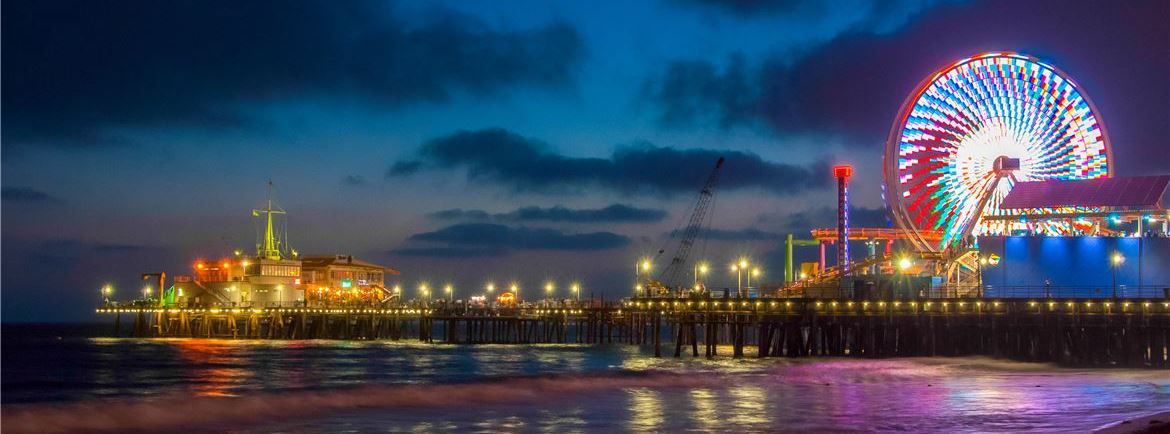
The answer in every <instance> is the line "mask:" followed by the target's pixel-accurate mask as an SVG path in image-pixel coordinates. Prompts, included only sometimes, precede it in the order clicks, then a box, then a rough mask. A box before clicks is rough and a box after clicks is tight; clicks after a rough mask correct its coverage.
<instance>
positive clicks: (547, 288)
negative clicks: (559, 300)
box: [544, 282, 557, 302]
mask: <svg viewBox="0 0 1170 434" xmlns="http://www.w3.org/2000/svg"><path fill="white" fill-rule="evenodd" d="M556 289H557V288H556V286H555V285H553V283H552V282H545V283H544V295H545V297H547V299H548V300H549V301H550V302H551V301H552V299H553V291H556Z"/></svg>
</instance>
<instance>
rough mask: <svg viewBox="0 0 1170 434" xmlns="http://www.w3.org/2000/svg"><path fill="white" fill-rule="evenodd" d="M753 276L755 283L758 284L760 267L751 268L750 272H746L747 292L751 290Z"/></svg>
mask: <svg viewBox="0 0 1170 434" xmlns="http://www.w3.org/2000/svg"><path fill="white" fill-rule="evenodd" d="M753 277H755V278H756V285H757V286H758V285H759V284H760V269H759V268H753V269H752V272H751V273H750V274H748V285H747V286H748V292H751V290H752V278H753ZM756 292H757V293H758V292H759V291H756Z"/></svg>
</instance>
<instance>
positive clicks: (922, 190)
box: [884, 53, 1113, 252]
mask: <svg viewBox="0 0 1170 434" xmlns="http://www.w3.org/2000/svg"><path fill="white" fill-rule="evenodd" d="M1112 157H1113V156H1112V153H1111V150H1110V145H1109V140H1108V137H1107V136H1106V134H1105V129H1104V125H1103V124H1102V122H1101V120H1100V118H1099V117H1098V116H1097V110H1096V107H1095V106H1093V104H1092V102H1090V101H1089V98H1088V97H1087V96H1085V95H1084V94H1083V93H1082V92H1081V89H1080V87H1079V86H1077V85H1076V84H1075V83H1074V82H1073V81H1072V80H1071V79H1069V78H1068V77H1067V76H1066V75H1065V74H1064V73H1063V72H1062V71H1060V70H1058V69H1056V68H1054V67H1052V66H1050V65H1047V64H1044V63H1042V62H1040V61H1039V60H1037V59H1035V58H1033V57H1029V56H1024V55H1020V54H1015V53H987V54H981V55H978V56H974V57H970V58H966V59H962V60H960V61H958V62H955V63H953V64H951V65H949V66H947V67H946V68H943V69H942V70H940V71H938V72H936V73H935V74H933V75H931V76H930V77H928V78H927V79H926V80H924V81H923V82H922V83H921V84H920V85H918V87H917V88H916V89H915V90H914V93H912V94H911V95H910V97H909V98H907V100H906V102H905V103H904V104H903V105H902V109H901V111H900V112H899V114H898V118H897V120H896V122H895V123H894V126H893V129H892V130H891V132H890V137H889V139H888V140H887V142H886V151H885V158H884V166H885V167H884V169H885V185H884V195H885V199H886V202H887V205H888V206H889V207H890V210H891V213H892V214H893V217H894V220H895V222H896V223H897V225H898V226H899V227H900V228H902V229H905V230H906V232H908V234H909V238H910V240H911V241H912V242H913V243H914V245H915V247H916V248H917V249H918V250H919V251H924V252H940V251H944V250H946V249H947V247H948V246H951V245H953V244H955V243H957V242H959V241H960V240H962V239H964V238H966V237H967V236H969V235H1005V234H1010V233H1011V232H1012V231H1013V230H1016V229H1021V228H1025V227H1026V228H1027V229H1029V230H1033V231H1042V232H1047V233H1060V232H1063V231H1066V230H1067V228H1066V227H1065V226H1066V225H1067V223H1061V222H1046V221H1043V220H1041V221H1039V222H1037V221H1029V222H1020V221H1012V220H1010V219H995V220H985V219H983V217H985V216H1004V215H1007V213H1005V212H1004V211H1002V210H1001V209H1000V208H999V204H1000V202H1001V201H1002V200H1003V198H1004V196H1006V195H1007V193H1008V192H1009V191H1011V189H1012V186H1013V185H1015V184H1016V183H1017V182H1024V181H1042V180H1078V179H1092V178H1101V177H1108V176H1110V175H1112V166H1111V164H1110V162H1111V160H1112V159H1113V158H1112ZM1029 211H1031V213H1032V214H1045V213H1055V212H1058V211H1059V210H1029ZM1029 225H1030V226H1029ZM927 232H932V233H935V234H938V233H941V235H942V237H941V240H940V239H938V237H937V236H936V237H933V239H930V238H928V237H925V236H923V234H924V233H927Z"/></svg>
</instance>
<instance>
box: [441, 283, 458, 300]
mask: <svg viewBox="0 0 1170 434" xmlns="http://www.w3.org/2000/svg"><path fill="white" fill-rule="evenodd" d="M443 292H445V293H447V302H451V301H452V300H454V299H455V297H454V295H455V288H454V287H452V286H451V284H450V283H448V284H447V286H444V287H443Z"/></svg>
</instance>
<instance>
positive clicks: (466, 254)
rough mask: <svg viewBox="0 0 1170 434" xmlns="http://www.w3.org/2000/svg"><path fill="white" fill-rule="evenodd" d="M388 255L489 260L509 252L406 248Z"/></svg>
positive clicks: (500, 249)
mask: <svg viewBox="0 0 1170 434" xmlns="http://www.w3.org/2000/svg"><path fill="white" fill-rule="evenodd" d="M390 253H392V254H395V255H399V256H417V257H424V258H491V257H499V256H507V255H508V254H509V253H510V252H509V251H508V250H507V249H503V248H499V247H407V248H402V249H395V250H392V251H391V252H390Z"/></svg>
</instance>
